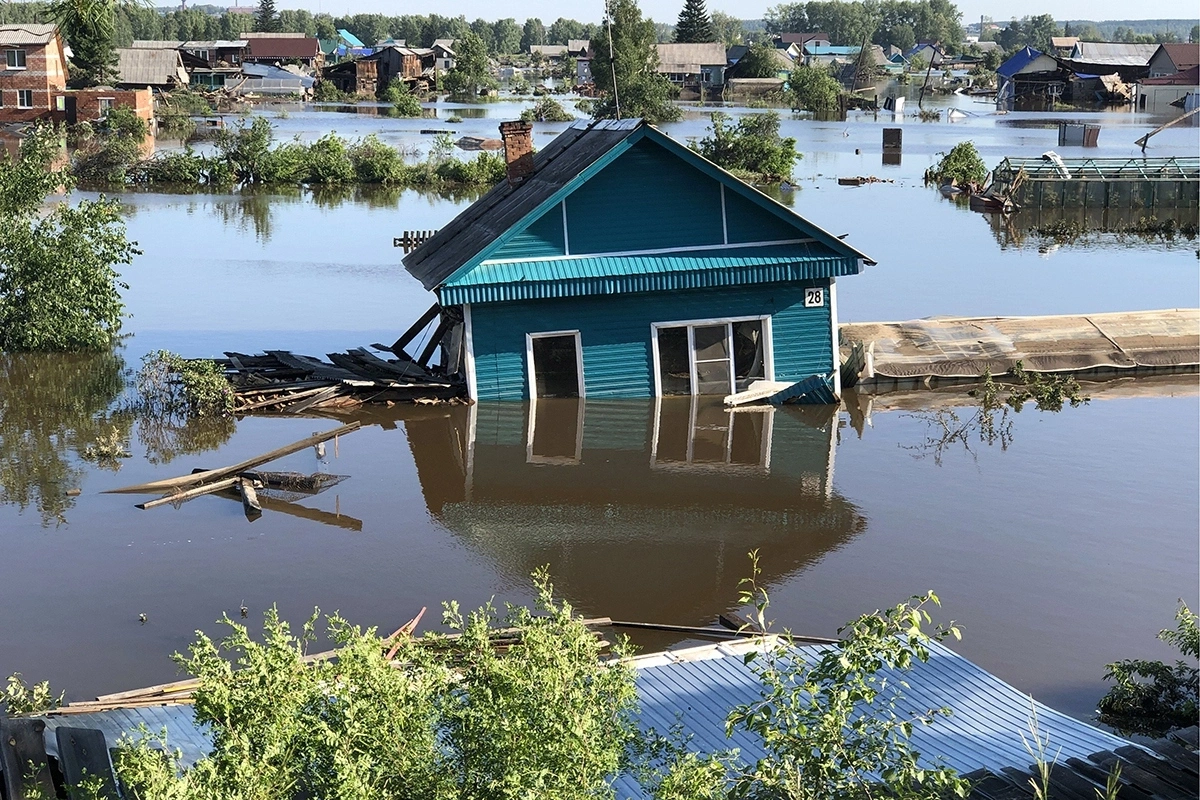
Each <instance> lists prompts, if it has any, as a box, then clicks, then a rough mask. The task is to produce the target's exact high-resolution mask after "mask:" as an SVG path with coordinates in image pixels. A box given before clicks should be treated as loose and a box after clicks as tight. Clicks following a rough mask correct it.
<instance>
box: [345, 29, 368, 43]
mask: <svg viewBox="0 0 1200 800" xmlns="http://www.w3.org/2000/svg"><path fill="white" fill-rule="evenodd" d="M338 36H340V37H342V41H344V42H345V43H346V44H348V45H350V46H351V47H366V45H365V44H363V42H362V39H359V38H358V37H357V36H355V35H354V34H353V33H351V32H350V31H348V30H346V29H345V28H338Z"/></svg>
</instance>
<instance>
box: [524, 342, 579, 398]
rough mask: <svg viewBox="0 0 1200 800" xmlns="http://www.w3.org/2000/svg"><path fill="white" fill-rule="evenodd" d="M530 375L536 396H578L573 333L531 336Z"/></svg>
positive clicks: (576, 360) (576, 357) (577, 368)
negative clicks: (531, 373) (531, 361)
mask: <svg viewBox="0 0 1200 800" xmlns="http://www.w3.org/2000/svg"><path fill="white" fill-rule="evenodd" d="M533 375H534V384H535V389H536V391H537V396H538V397H579V358H578V353H577V351H576V348H575V336H574V335H572V334H567V335H565V336H535V337H533Z"/></svg>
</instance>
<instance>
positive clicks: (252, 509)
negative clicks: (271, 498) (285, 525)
mask: <svg viewBox="0 0 1200 800" xmlns="http://www.w3.org/2000/svg"><path fill="white" fill-rule="evenodd" d="M237 488H238V493H239V494H240V495H241V496H242V510H243V511H245V512H246V519H248V520H250V521H251V522H253V521H254V520H256V519H258V518H259V517H261V516H262V506H261V505H259V503H258V492H256V491H255V490H254V481H252V480H250V479H249V478H238V479H237Z"/></svg>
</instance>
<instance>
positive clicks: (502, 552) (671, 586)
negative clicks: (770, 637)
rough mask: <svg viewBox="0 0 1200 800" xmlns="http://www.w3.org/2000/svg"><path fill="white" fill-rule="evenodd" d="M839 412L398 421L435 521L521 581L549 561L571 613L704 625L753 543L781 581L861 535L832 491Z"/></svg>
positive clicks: (686, 409) (544, 414)
mask: <svg viewBox="0 0 1200 800" xmlns="http://www.w3.org/2000/svg"><path fill="white" fill-rule="evenodd" d="M836 424H837V418H836V415H835V414H834V413H833V411H832V410H830V409H826V408H823V407H790V408H786V409H768V410H759V411H741V412H730V411H728V410H726V409H724V408H723V407H722V406H721V405H720V403H719V402H717V403H712V402H711V401H704V400H702V399H693V398H663V399H662V400H660V401H658V402H657V403H656V402H641V401H637V402H634V401H610V402H596V401H592V402H588V403H584V402H582V401H575V400H539V401H537V403H535V404H534V405H532V406H530V405H518V404H498V405H487V404H484V405H482V406H471V407H469V408H457V407H455V408H451V409H449V411H448V412H446V413H443V414H441V415H438V416H427V417H410V418H409V419H408V420H407V421H406V423H405V425H406V428H407V432H408V438H409V442H410V444H411V446H412V450H413V457H414V461H415V463H416V465H417V470H418V475H419V477H420V482H421V487H422V490H423V492H424V495H425V500H426V503H427V505H428V507H429V510H430V513H431V514H432V515H433V516H434V517H435V518H437V519H438V520H439V521H440V522H441V523H442V524H444V525H445V526H446V527H447V528H448V529H449V530H450V531H451V532H453V533H454V534H455V535H456V536H458V537H460V538H462V539H463V540H464V541H465V542H466V543H468V544H469V545H470V546H471V547H472V548H474V549H476V550H478V551H479V552H481V553H483V554H484V555H486V556H487V557H488V558H490V559H492V560H494V561H495V562H497V566H498V567H499V568H500V569H501V570H503V571H504V572H505V573H506V574H508V575H509V577H510V578H512V579H513V580H515V581H522V582H523V581H525V580H526V579H527V577H528V575H529V573H530V572H531V571H532V570H533V569H535V568H536V567H538V566H541V565H544V564H549V565H550V568H551V573H552V575H553V576H554V580H555V582H556V585H557V586H558V587H559V589H560V591H562V592H563V594H564V595H565V596H567V597H569V598H570V599H571V600H572V601H574V602H575V603H576V604H577V605H578V606H579V607H580V608H581V610H583V611H585V612H588V613H596V614H606V615H609V616H612V617H614V618H624V619H646V618H648V617H653V618H655V619H656V620H657V621H664V622H679V623H696V622H708V621H711V619H712V617H713V615H714V614H715V613H717V612H718V611H722V610H725V608H726V607H728V606H731V605H732V604H733V603H734V602H735V600H736V597H737V585H738V581H739V580H740V579H741V578H742V577H745V575H746V574H747V573H748V571H749V564H748V561H747V559H746V554H747V552H748V551H750V550H752V549H755V548H759V549H761V555H762V559H763V566H764V576H765V578H766V579H767V581H768V582H774V581H778V580H781V579H783V578H785V577H786V576H788V575H791V574H793V573H795V572H797V571H798V570H800V569H802V568H803V567H804V566H806V565H807V564H809V563H812V562H813V561H815V560H817V559H818V558H820V557H821V556H822V555H823V554H824V553H826V552H828V551H829V550H832V549H834V548H837V547H840V546H841V545H842V544H843V543H845V542H846V541H847V540H848V539H849V538H850V537H851V536H853V535H855V534H856V533H858V532H859V531H860V530H862V528H863V526H864V524H865V520H864V519H863V517H862V516H861V515H860V514H859V512H858V510H857V509H856V508H855V507H854V506H853V505H851V504H850V503H849V502H848V501H846V500H845V499H844V498H842V497H841V496H839V495H838V494H837V493H836V492H834V491H833V488H832V481H833V457H834V442H835V435H836V431H835V427H836Z"/></svg>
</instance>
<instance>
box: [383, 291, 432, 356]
mask: <svg viewBox="0 0 1200 800" xmlns="http://www.w3.org/2000/svg"><path fill="white" fill-rule="evenodd" d="M441 310H442V307H441V306H440V305H439V304H437V303H434V304H433V305H431V306H430V307H429V310H428V311H426V312H425V313H424V314H422V315H421V316H420V318H419V319H418V320H417V321H416V322H414V323H413V324H412V327H410V328H409V329H408V330H406V331H405V332H404V333H402V334H401V335H400V338H399V339H397V340H396V341H395V342H393V343H392V346H391V348H390V349H391V351H392V352H393V353H395V354H396V355H399V354H400V353H402V352H403V351H404V346H405V345H406V344H408V343H409V342H411V341H412V340H413V339H415V338H417V334H419V333H420V332H421V331H423V330H425V326H427V325H428V324H429V323H431V322H433V318H434V317H436V316H437V315H438V314H439V313H441Z"/></svg>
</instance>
